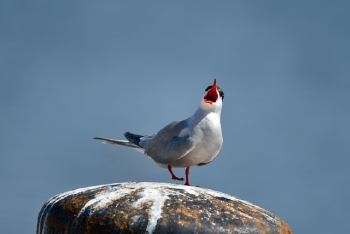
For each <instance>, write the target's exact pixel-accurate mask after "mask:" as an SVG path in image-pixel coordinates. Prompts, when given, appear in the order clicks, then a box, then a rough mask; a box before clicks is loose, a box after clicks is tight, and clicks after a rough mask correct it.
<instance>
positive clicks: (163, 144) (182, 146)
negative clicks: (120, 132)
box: [140, 120, 195, 164]
mask: <svg viewBox="0 0 350 234" xmlns="http://www.w3.org/2000/svg"><path fill="white" fill-rule="evenodd" d="M187 127H188V125H187V121H186V120H183V121H180V122H173V123H171V124H169V125H167V126H165V127H164V128H163V129H161V130H160V131H159V132H158V133H157V134H155V135H154V136H153V137H152V139H151V140H148V141H145V142H142V141H141V142H140V145H141V146H142V147H143V148H144V149H145V153H146V154H147V155H149V156H150V157H151V158H152V159H153V160H154V161H156V162H157V163H161V164H169V163H172V162H174V161H176V160H177V159H180V158H182V157H183V156H185V155H186V154H187V153H188V152H190V151H191V150H192V149H193V148H194V145H195V144H194V141H193V139H192V138H191V137H190V135H189V131H188V133H186V131H187V130H188V128H187ZM184 132H185V134H183V133H184ZM180 133H181V135H180Z"/></svg>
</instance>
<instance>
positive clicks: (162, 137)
mask: <svg viewBox="0 0 350 234" xmlns="http://www.w3.org/2000/svg"><path fill="white" fill-rule="evenodd" d="M223 99H224V92H223V91H222V90H221V89H220V87H219V86H217V85H216V79H214V82H213V84H212V85H210V86H208V87H207V88H206V89H205V93H204V96H203V98H202V100H201V102H200V105H199V107H198V109H197V110H196V111H195V113H194V114H193V115H192V116H191V117H189V118H187V119H185V120H182V121H175V122H172V123H170V124H168V125H166V126H165V127H164V128H162V129H161V130H159V132H157V133H155V134H153V135H140V134H134V133H130V132H126V133H124V136H125V138H126V139H127V140H118V139H111V138H104V137H94V139H96V140H100V141H102V142H103V143H110V144H117V145H122V146H127V147H131V148H133V149H136V150H138V151H140V152H142V153H144V154H146V155H148V156H149V157H150V158H151V159H152V160H153V161H155V162H156V163H157V164H158V165H160V166H161V167H164V168H167V169H168V170H169V172H170V174H171V178H172V179H173V180H183V178H180V177H177V176H176V175H175V174H174V172H173V171H172V168H173V167H182V168H186V169H185V175H186V181H185V185H190V183H189V173H190V167H191V166H195V165H197V166H202V165H206V164H208V163H210V162H212V161H213V160H214V159H215V158H216V157H217V155H218V154H219V152H220V149H221V146H222V143H223V137H222V131H221V120H220V119H221V109H222V102H223Z"/></svg>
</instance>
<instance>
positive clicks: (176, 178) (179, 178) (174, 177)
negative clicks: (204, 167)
mask: <svg viewBox="0 0 350 234" xmlns="http://www.w3.org/2000/svg"><path fill="white" fill-rule="evenodd" d="M171 179H173V180H181V181H183V180H184V178H182V177H177V176H172V177H171Z"/></svg>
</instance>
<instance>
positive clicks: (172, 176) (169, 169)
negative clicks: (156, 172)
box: [168, 164, 184, 180]
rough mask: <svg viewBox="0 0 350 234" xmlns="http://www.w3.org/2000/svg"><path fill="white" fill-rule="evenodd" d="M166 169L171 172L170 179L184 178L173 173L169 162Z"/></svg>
mask: <svg viewBox="0 0 350 234" xmlns="http://www.w3.org/2000/svg"><path fill="white" fill-rule="evenodd" d="M168 171H169V172H170V174H171V179H173V180H184V178H180V177H177V176H176V175H175V174H174V172H173V170H172V169H171V165H170V164H168Z"/></svg>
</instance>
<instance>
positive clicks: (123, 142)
mask: <svg viewBox="0 0 350 234" xmlns="http://www.w3.org/2000/svg"><path fill="white" fill-rule="evenodd" d="M94 139H95V140H100V141H102V143H109V144H116V145H123V146H127V147H131V148H134V149H136V150H140V151H143V149H142V148H141V147H140V146H139V145H136V144H134V143H133V142H130V141H127V140H117V139H111V138H104V137H94Z"/></svg>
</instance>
